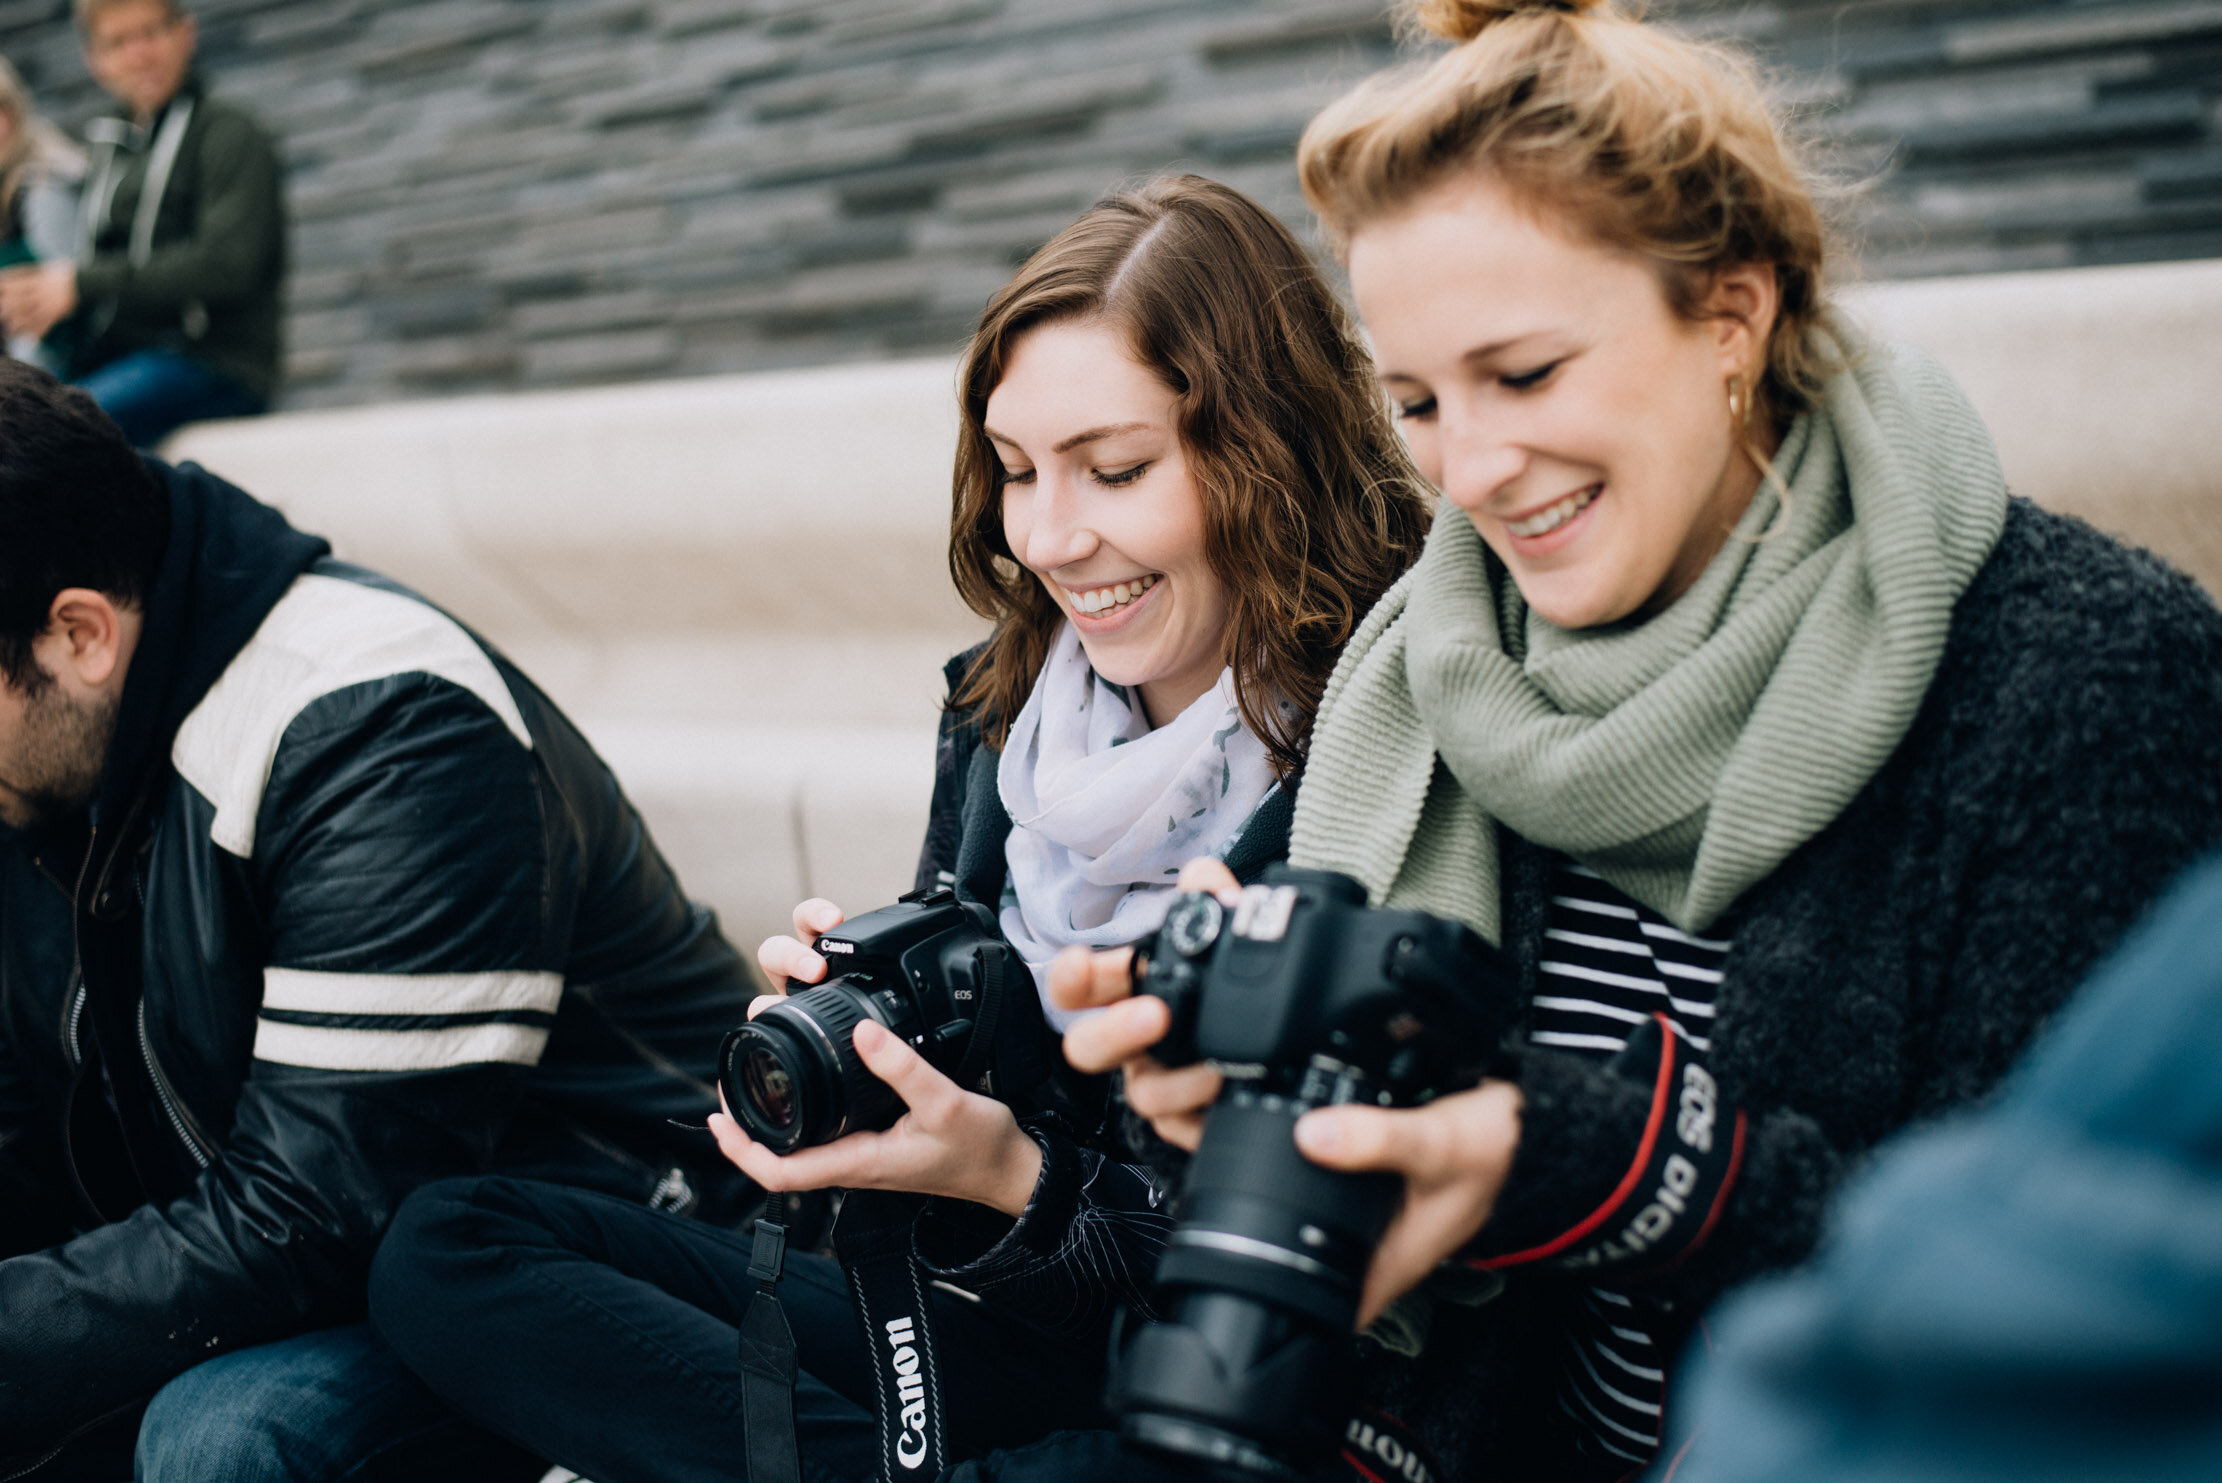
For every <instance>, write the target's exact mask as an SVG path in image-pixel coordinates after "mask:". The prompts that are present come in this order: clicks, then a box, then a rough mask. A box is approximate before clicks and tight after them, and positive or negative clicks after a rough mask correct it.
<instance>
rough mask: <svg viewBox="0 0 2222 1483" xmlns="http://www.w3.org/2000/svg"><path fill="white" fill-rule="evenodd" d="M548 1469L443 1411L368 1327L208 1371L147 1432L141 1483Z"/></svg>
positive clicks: (199, 1369)
mask: <svg viewBox="0 0 2222 1483" xmlns="http://www.w3.org/2000/svg"><path fill="white" fill-rule="evenodd" d="M543 1466H544V1465H543V1464H541V1463H540V1462H538V1461H537V1460H535V1459H534V1458H532V1457H531V1456H530V1455H529V1454H527V1453H525V1452H524V1451H522V1450H521V1449H519V1448H516V1447H513V1446H511V1445H510V1444H509V1443H506V1442H503V1441H501V1440H499V1439H498V1438H495V1437H492V1436H489V1435H488V1434H487V1433H485V1432H482V1431H480V1430H479V1429H478V1428H476V1427H474V1426H471V1425H470V1424H469V1423H467V1422H465V1421H464V1420H463V1419H462V1418H461V1417H459V1416H457V1415H456V1414H455V1413H454V1412H453V1411H450V1410H449V1409H448V1408H447V1407H445V1406H443V1405H442V1404H440V1402H439V1401H438V1400H437V1399H435V1398H434V1397H433V1395H432V1392H430V1391H429V1390H426V1389H425V1388H424V1385H423V1383H422V1382H420V1381H419V1380H418V1379H417V1378H416V1377H415V1376H414V1375H412V1374H410V1373H409V1371H408V1370H407V1369H406V1368H404V1367H403V1365H402V1363H401V1361H400V1359H399V1358H397V1357H396V1356H395V1354H394V1352H393V1351H392V1350H391V1349H388V1348H387V1347H386V1346H385V1344H384V1343H383V1342H381V1341H380V1340H379V1338H378V1336H377V1335H376V1334H374V1333H372V1332H371V1329H370V1326H369V1325H368V1324H363V1323H357V1324H350V1325H348V1326H346V1327H344V1328H333V1329H324V1330H321V1331H319V1332H316V1333H311V1334H302V1335H300V1336H298V1337H296V1338H292V1339H281V1340H279V1341H278V1342H276V1343H273V1344H263V1345H258V1346H257V1347H255V1348H253V1349H242V1350H240V1351H238V1352H237V1353H235V1354H227V1355H225V1356H224V1357H223V1358H221V1359H212V1360H210V1361H209V1362H208V1363H206V1364H204V1365H198V1366H196V1367H194V1368H193V1369H190V1370H187V1371H186V1372H185V1373H184V1374H182V1375H180V1376H178V1377H177V1378H176V1379H175V1380H172V1381H171V1382H170V1383H169V1384H168V1385H166V1386H164V1387H163V1388H162V1389H161V1390H160V1391H159V1392H158V1393H157V1394H156V1395H155V1398H154V1402H153V1404H152V1405H150V1406H149V1407H148V1408H147V1413H146V1417H145V1419H144V1420H142V1421H141V1422H140V1424H139V1452H138V1460H137V1467H136V1469H135V1471H136V1475H137V1479H138V1483H212V1480H215V1479H222V1480H223V1483H340V1480H343V1479H344V1480H347V1483H531V1480H533V1479H536V1478H538V1477H539V1476H540V1474H541V1472H542V1471H543Z"/></svg>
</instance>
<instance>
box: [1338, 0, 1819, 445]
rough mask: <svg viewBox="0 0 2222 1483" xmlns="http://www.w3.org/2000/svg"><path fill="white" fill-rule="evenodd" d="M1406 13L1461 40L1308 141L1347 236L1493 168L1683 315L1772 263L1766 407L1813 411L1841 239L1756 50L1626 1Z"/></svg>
mask: <svg viewBox="0 0 2222 1483" xmlns="http://www.w3.org/2000/svg"><path fill="white" fill-rule="evenodd" d="M1407 14H1408V19H1409V22H1410V23H1411V24H1413V25H1416V26H1417V28H1419V29H1420V30H1423V31H1425V32H1427V33H1429V34H1432V35H1435V36H1438V37H1441V38H1443V39H1445V40H1448V41H1453V42H1457V43H1461V44H1460V45H1458V46H1456V47H1455V48H1454V49H1453V50H1451V51H1449V52H1447V53H1445V54H1443V55H1442V56H1439V57H1437V58H1435V59H1434V60H1433V61H1432V62H1428V63H1425V64H1422V65H1420V66H1419V67H1417V68H1416V69H1411V70H1405V71H1400V72H1392V73H1390V74H1387V75H1385V76H1382V77H1378V78H1375V79H1374V80H1372V81H1371V82H1369V83H1367V84H1365V85H1363V86H1361V87H1360V88H1358V89H1357V90H1356V91H1355V92H1353V93H1351V94H1349V95H1348V96H1346V97H1344V98H1342V99H1341V100H1340V101H1338V102H1336V103H1333V104H1331V105H1329V106H1328V108H1327V109H1326V110H1325V111H1324V112H1323V113H1321V114H1320V115H1319V116H1318V117H1317V118H1315V119H1313V120H1312V122H1311V125H1310V127H1308V128H1307V129H1305V131H1304V137H1303V140H1302V142H1301V143H1300V144H1299V145H1298V146H1297V168H1298V171H1299V173H1300V175H1301V177H1302V180H1303V185H1304V194H1305V196H1306V197H1307V198H1309V199H1310V201H1311V203H1312V207H1313V209H1314V210H1315V211H1317V212H1318V213H1319V216H1320V219H1321V220H1322V221H1323V222H1324V223H1325V224H1326V226H1327V228H1328V230H1329V232H1330V233H1332V234H1333V235H1334V237H1335V238H1336V239H1337V241H1338V243H1340V244H1345V245H1346V244H1347V243H1348V241H1349V238H1350V236H1351V234H1352V233H1354V232H1355V231H1357V230H1358V229H1359V228H1360V227H1361V226H1363V225H1364V224H1365V223H1366V222H1368V221H1371V220H1374V219H1376V218H1378V217H1381V216H1383V215H1386V214H1389V213H1391V212H1394V211H1396V210H1398V209H1399V208H1401V207H1403V206H1405V205H1407V204H1408V203H1409V202H1411V201H1412V200H1413V199H1414V198H1415V197H1416V196H1418V195H1419V194H1421V193H1423V192H1425V191H1427V190H1428V189H1430V188H1432V187H1434V186H1436V185H1438V184H1439V183H1441V182H1442V181H1443V180H1445V179H1446V178H1448V177H1450V176H1452V175H1454V174H1456V173H1458V172H1460V171H1464V170H1474V169H1479V170H1483V171H1486V172H1488V173H1489V174H1490V175H1491V176H1493V177H1494V178H1495V179H1496V180H1497V181H1499V182H1500V183H1502V184H1503V185H1504V186H1505V187H1507V188H1508V189H1510V190H1511V191H1512V192H1513V193H1514V194H1515V195H1516V196H1518V197H1519V198H1521V199H1522V200H1523V201H1524V202H1526V203H1527V204H1528V205H1530V206H1531V207H1535V208H1540V209H1543V210H1547V211H1550V212H1553V213H1556V214H1559V215H1562V216H1564V217H1566V218H1567V219H1569V220H1570V221H1572V222H1573V223H1575V224H1576V225H1578V226H1579V227H1581V228H1582V229H1584V230H1586V231H1587V232H1588V233H1590V234H1591V235H1592V236H1593V237H1594V238H1595V239H1596V240H1598V241H1600V242H1602V243H1605V244H1607V245H1610V246H1614V247H1618V248H1623V249H1626V250H1628V251H1631V252H1635V253H1638V254H1640V255H1642V256H1644V257H1647V258H1649V259H1650V260H1651V261H1652V263H1653V264H1655V265H1656V266H1657V268H1658V270H1659V274H1660V282H1661V285H1662V287H1663V288H1664V290H1665V293H1666V297H1667V302H1668V304H1669V305H1670V306H1671V307H1672V308H1673V309H1674V311H1675V312H1676V313H1677V314H1680V315H1682V316H1683V317H1684V318H1689V319H1696V318H1701V317H1704V313H1705V311H1704V308H1703V306H1704V303H1705V300H1706V297H1707V294H1708V291H1709V290H1710V288H1711V287H1712V284H1713V281H1714V278H1715V275H1717V274H1718V273H1720V272H1721V271H1723V270H1725V269H1729V268H1735V267H1746V266H1751V267H1758V266H1765V267H1771V268H1772V269H1773V270H1774V272H1775V277H1776V283H1777V289H1778V292H1779V295H1780V300H1781V302H1780V305H1779V307H1778V309H1777V312H1776V318H1775V323H1774V329H1773V332H1772V333H1771V334H1770V335H1769V336H1768V340H1767V346H1766V365H1765V369H1764V370H1763V371H1762V372H1761V373H1760V374H1759V375H1758V377H1757V380H1758V382H1759V384H1758V387H1757V388H1756V401H1757V407H1758V409H1759V410H1760V411H1761V412H1762V413H1763V414H1764V415H1765V416H1766V417H1767V418H1768V419H1770V420H1771V421H1772V422H1774V423H1775V424H1776V425H1777V426H1778V427H1779V426H1781V425H1783V424H1786V423H1787V422H1788V420H1789V419H1790V417H1792V416H1793V415H1795V414H1796V413H1798V412H1801V411H1804V410H1805V409H1806V408H1808V407H1810V406H1811V405H1813V403H1814V402H1815V400H1817V398H1818V394H1819V391H1820V386H1821V383H1822V381H1823V380H1824V379H1825V378H1826V376H1827V375H1828V374H1829V372H1830V371H1832V370H1833V369H1834V368H1835V364H1834V361H1833V359H1832V357H1831V353H1830V349H1829V346H1828V345H1827V343H1826V339H1825V337H1820V336H1815V335H1812V334H1810V333H1808V331H1810V330H1811V329H1812V328H1813V327H1814V325H1815V323H1816V322H1817V321H1818V320H1819V319H1820V317H1821V315H1822V313H1823V311H1824V310H1825V309H1826V307H1827V301H1826V296H1825V280H1824V269H1825V267H1826V263H1827V259H1828V256H1829V250H1830V245H1831V237H1832V233H1831V231H1830V229H1829V227H1828V225H1827V223H1826V222H1825V221H1824V220H1823V217H1822V215H1821V211H1820V209H1819V207H1818V205H1817V204H1816V201H1815V188H1814V181H1813V176H1812V174H1811V172H1809V170H1808V169H1807V168H1806V166H1805V164H1804V162H1803V161H1802V159H1801V158H1800V155H1799V152H1798V151H1797V150H1796V149H1795V148H1794V147H1793V146H1792V145H1791V143H1790V142H1789V141H1788V140H1787V139H1786V138H1785V137H1784V133H1783V129H1782V127H1781V125H1780V124H1779V123H1778V121H1777V120H1776V118H1775V117H1774V115H1773V114H1772V112H1771V111H1770V110H1769V108H1768V106H1767V103H1766V101H1765V99H1764V98H1763V97H1762V95H1761V92H1760V89H1759V85H1758V82H1757V80H1756V78H1755V76H1754V73H1753V69H1752V66H1751V64H1750V62H1749V61H1748V60H1747V59H1746V58H1744V57H1743V56H1741V55H1739V54H1737V53H1736V52H1734V51H1731V50H1729V49H1728V48H1726V47H1723V46H1720V45H1717V44H1713V43H1709V42H1702V41H1697V40H1693V39H1691V38H1689V37H1686V36H1680V35H1676V34H1673V33H1671V32H1667V31H1663V30H1661V29H1659V28H1657V27H1653V26H1646V25H1643V24H1642V23H1641V22H1640V20H1639V19H1638V18H1637V16H1635V15H1633V14H1623V13H1621V12H1620V11H1618V10H1617V9H1616V8H1615V6H1614V5H1613V3H1612V0H1414V3H1413V4H1412V5H1411V6H1410V7H1409V10H1408V12H1407Z"/></svg>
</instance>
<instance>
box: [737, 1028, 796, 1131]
mask: <svg viewBox="0 0 2222 1483" xmlns="http://www.w3.org/2000/svg"><path fill="white" fill-rule="evenodd" d="M741 1095H742V1096H743V1097H744V1098H745V1099H746V1100H747V1102H748V1104H749V1108H750V1110H751V1111H753V1112H754V1113H755V1114H756V1115H757V1116H758V1117H760V1118H762V1119H763V1120H764V1121H765V1122H766V1123H769V1124H770V1125H771V1126H773V1127H775V1128H788V1127H793V1126H794V1122H795V1079H794V1078H793V1077H792V1076H789V1075H788V1074H787V1068H786V1067H784V1066H782V1065H780V1064H779V1061H778V1059H777V1058H776V1057H774V1056H773V1055H772V1053H771V1052H770V1051H768V1050H765V1049H764V1048H763V1047H762V1046H758V1047H757V1048H756V1049H754V1050H752V1051H750V1052H749V1053H748V1059H747V1061H746V1063H745V1066H744V1069H743V1072H742V1082H741Z"/></svg>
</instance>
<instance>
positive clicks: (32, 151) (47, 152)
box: [0, 57, 83, 218]
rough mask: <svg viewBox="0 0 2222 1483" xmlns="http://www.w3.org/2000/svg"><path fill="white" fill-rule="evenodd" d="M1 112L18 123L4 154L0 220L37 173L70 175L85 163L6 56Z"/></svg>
mask: <svg viewBox="0 0 2222 1483" xmlns="http://www.w3.org/2000/svg"><path fill="white" fill-rule="evenodd" d="M0 113H5V114H6V115H7V116H8V117H9V118H10V119H11V120H13V121H14V123H15V133H14V136H13V137H12V138H11V139H10V140H9V142H8V148H7V151H6V153H4V154H0V218H8V217H12V214H13V213H14V211H15V208H16V203H17V198H18V197H19V196H20V195H21V194H22V191H23V187H24V186H26V185H28V184H29V183H30V179H31V176H32V175H33V174H35V173H36V172H38V171H41V170H45V171H51V172H53V173H56V174H60V175H70V174H73V173H74V172H76V171H78V170H79V169H81V168H82V165H83V160H82V157H81V156H80V155H79V154H78V151H77V146H76V145H74V144H72V143H70V142H69V138H68V136H67V135H65V134H63V133H62V131H61V130H60V129H57V128H56V127H54V125H53V124H52V123H51V122H49V121H48V120H47V119H46V118H45V117H44V116H42V115H41V114H40V113H39V110H38V105H37V104H35V103H33V102H32V101H31V90H30V88H28V87H27V86H25V85H24V82H23V75H22V74H21V73H19V72H17V71H16V70H15V68H14V66H13V65H12V64H10V63H9V61H8V59H7V58H6V57H0Z"/></svg>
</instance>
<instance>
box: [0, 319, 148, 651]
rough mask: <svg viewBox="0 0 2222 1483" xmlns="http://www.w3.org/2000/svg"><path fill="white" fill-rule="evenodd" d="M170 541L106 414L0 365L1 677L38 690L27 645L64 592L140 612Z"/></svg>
mask: <svg viewBox="0 0 2222 1483" xmlns="http://www.w3.org/2000/svg"><path fill="white" fill-rule="evenodd" d="M169 542H170V506H169V501H168V499H167V498H166V497H165V496H164V494H163V491H162V487H161V485H160V484H159V483H157V482H156V481H155V478H154V476H153V475H152V474H150V473H148V472H147V466H146V465H145V463H143V462H141V460H140V458H139V455H138V453H137V452H136V451H134V450H133V448H132V446H131V444H130V443H129V442H128V441H126V440H125V438H124V435H123V434H122V433H121V432H120V431H118V430H117V428H116V425H115V424H114V423H113V422H110V421H109V420H108V414H107V413H105V412H103V411H101V410H100V408H99V407H98V406H96V405H94V402H93V399H92V398H91V397H89V396H87V395H86V394H85V393H84V392H82V391H79V390H78V389H77V388H76V387H74V386H64V385H63V384H62V383H61V382H59V381H56V380H55V379H54V378H53V377H52V376H49V375H47V374H46V372H44V371H42V370H39V369H38V368H37V367H35V366H30V365H26V364H24V363H23V362H22V361H19V360H11V359H7V358H4V357H0V676H4V677H5V678H6V680H7V682H8V684H10V685H11V686H14V687H15V688H17V689H19V690H21V689H37V688H39V686H38V681H39V679H40V677H41V671H40V670H39V668H38V666H37V665H36V664H35V663H34V662H33V661H32V658H31V643H32V640H34V639H36V638H37V637H38V636H39V635H40V634H41V633H43V632H45V631H46V626H47V617H48V613H49V610H51V609H52V608H53V606H54V598H55V596H56V594H58V593H60V592H61V591H62V590H63V589H64V588H68V587H89V588H91V589H92V590H93V591H95V592H100V593H105V594H106V595H107V596H108V597H109V598H110V599H111V600H113V601H114V602H115V603H117V604H118V605H119V606H123V607H138V606H142V605H144V604H145V602H146V599H147V594H148V593H149V592H150V591H151V590H152V589H153V587H154V577H155V573H156V572H157V571H158V570H159V569H160V568H161V565H162V552H163V550H164V548H165V547H167V546H168V545H169Z"/></svg>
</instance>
